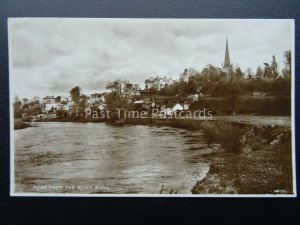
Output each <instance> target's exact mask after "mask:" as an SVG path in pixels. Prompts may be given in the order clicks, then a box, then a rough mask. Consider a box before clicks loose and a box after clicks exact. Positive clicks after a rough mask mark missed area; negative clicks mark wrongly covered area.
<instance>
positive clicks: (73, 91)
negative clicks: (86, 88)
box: [70, 86, 81, 103]
mask: <svg viewBox="0 0 300 225" xmlns="http://www.w3.org/2000/svg"><path fill="white" fill-rule="evenodd" d="M80 91H81V88H80V87H78V86H76V87H74V88H72V89H71V91H70V95H71V98H72V100H73V101H74V102H75V103H79V100H80Z"/></svg>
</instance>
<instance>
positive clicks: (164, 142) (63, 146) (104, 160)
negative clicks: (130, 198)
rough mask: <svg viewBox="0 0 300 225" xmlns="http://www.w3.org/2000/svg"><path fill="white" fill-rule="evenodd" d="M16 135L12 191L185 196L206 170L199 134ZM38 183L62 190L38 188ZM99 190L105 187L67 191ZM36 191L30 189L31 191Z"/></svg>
mask: <svg viewBox="0 0 300 225" xmlns="http://www.w3.org/2000/svg"><path fill="white" fill-rule="evenodd" d="M37 125H38V127H34V128H27V129H24V130H17V131H15V191H16V192H26V193H29V192H37V191H38V192H46V193H56V192H59V193H116V194H126V193H138V194H158V193H159V192H160V190H161V187H162V185H164V191H163V193H169V191H170V190H174V191H177V192H178V193H182V194H190V193H191V192H190V190H191V188H192V187H193V185H194V184H195V183H196V181H197V180H199V179H201V178H203V177H204V176H205V173H206V172H207V171H208V166H209V163H208V162H207V161H206V160H205V157H204V155H205V154H207V153H209V151H210V149H209V148H208V147H207V144H206V142H205V141H204V139H203V134H202V132H201V131H189V130H183V129H176V128H171V127H152V126H131V125H128V126H124V127H114V126H110V125H107V124H105V123H56V122H53V123H52V122H51V123H38V124H37ZM39 185H46V186H47V185H48V186H51V185H52V186H53V185H59V186H62V188H61V189H58V190H57V189H54V188H53V189H51V190H49V189H48V190H47V189H45V190H37V189H36V186H39ZM66 186H68V187H69V186H75V187H77V186H93V187H95V186H102V187H104V186H105V187H108V188H109V190H108V189H105V190H103V189H101V190H98V189H97V190H95V189H86V190H85V189H84V190H79V189H77V188H75V189H66V188H65V187H66ZM34 187H35V188H34Z"/></svg>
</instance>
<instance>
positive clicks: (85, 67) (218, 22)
mask: <svg viewBox="0 0 300 225" xmlns="http://www.w3.org/2000/svg"><path fill="white" fill-rule="evenodd" d="M292 27H293V23H292V20H242V19H235V20H228V19H214V20H211V19H209V20H208V19H67V18H64V19H62V18H43V19H42V18H10V19H9V21H8V32H9V35H8V36H9V63H10V75H9V76H10V88H11V95H12V96H15V95H18V96H19V97H20V98H24V97H26V98H32V97H34V96H39V97H41V98H42V97H45V96H46V95H55V96H58V95H65V96H68V95H69V91H70V90H71V89H72V88H73V87H75V86H80V87H81V89H82V92H83V93H85V94H90V93H94V92H102V91H105V85H106V84H107V83H108V82H109V81H113V80H116V79H122V80H128V81H131V82H133V83H139V84H141V86H142V87H143V83H144V81H145V79H147V78H149V77H151V76H157V75H158V76H167V77H172V78H173V79H178V78H179V76H180V73H182V72H183V70H184V69H185V68H194V69H196V70H197V71H201V70H202V69H203V68H204V67H205V66H206V65H208V64H212V65H214V66H216V67H222V62H223V61H224V55H225V43H226V38H228V44H229V53H230V59H231V63H232V64H233V65H234V66H239V67H240V68H241V69H242V71H246V69H247V68H248V67H250V68H251V69H252V70H253V72H255V71H256V69H257V67H258V66H259V65H261V66H262V65H263V63H265V62H266V63H270V62H271V60H272V56H273V55H275V57H276V60H277V62H278V64H279V69H280V70H282V69H283V68H284V58H283V54H284V52H285V51H287V50H291V49H293V41H294V35H293V33H292Z"/></svg>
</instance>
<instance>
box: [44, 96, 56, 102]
mask: <svg viewBox="0 0 300 225" xmlns="http://www.w3.org/2000/svg"><path fill="white" fill-rule="evenodd" d="M54 102H55V98H54V96H53V95H52V96H46V97H45V98H43V100H42V103H44V104H46V103H54Z"/></svg>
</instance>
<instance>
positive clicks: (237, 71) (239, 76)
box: [233, 66, 244, 79]
mask: <svg viewBox="0 0 300 225" xmlns="http://www.w3.org/2000/svg"><path fill="white" fill-rule="evenodd" d="M243 75H244V74H243V72H242V70H241V68H240V67H239V66H238V67H237V68H236V69H235V71H234V72H233V76H234V77H235V78H237V79H243Z"/></svg>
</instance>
